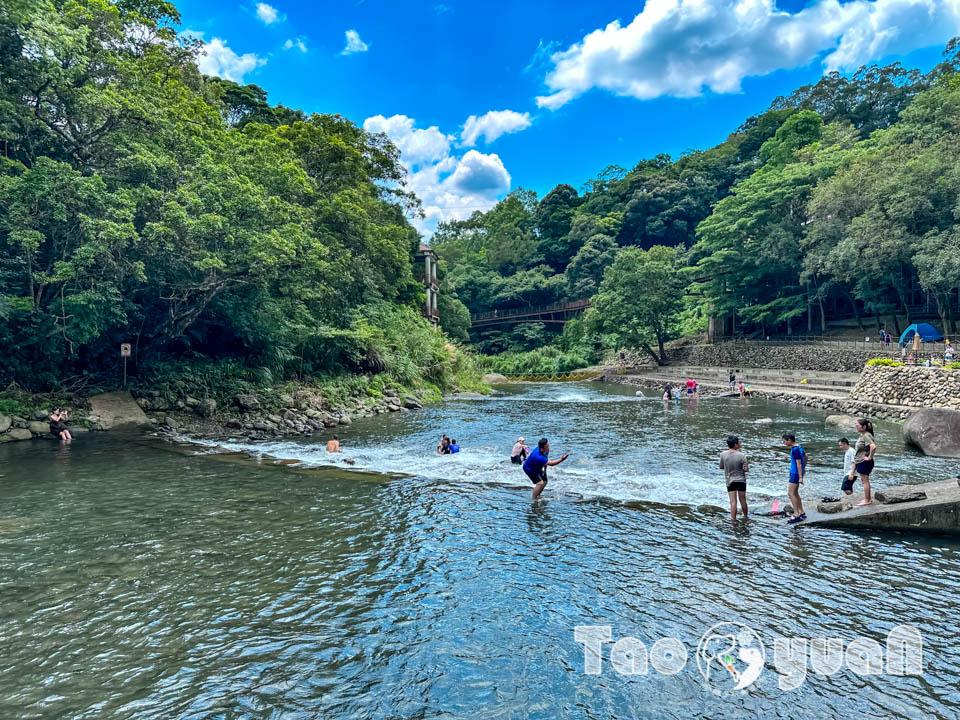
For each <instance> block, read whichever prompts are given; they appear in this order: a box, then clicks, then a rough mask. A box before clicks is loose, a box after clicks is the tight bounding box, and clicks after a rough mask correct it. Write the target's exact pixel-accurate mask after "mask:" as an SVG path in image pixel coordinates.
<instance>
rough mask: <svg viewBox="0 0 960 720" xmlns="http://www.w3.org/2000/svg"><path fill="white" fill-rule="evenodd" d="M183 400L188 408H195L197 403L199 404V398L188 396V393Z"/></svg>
mask: <svg viewBox="0 0 960 720" xmlns="http://www.w3.org/2000/svg"><path fill="white" fill-rule="evenodd" d="M183 402H184V403H185V404H186V406H187V407H188V408H195V407H197V406H198V405H200V401H199V400H197V399H196V398H195V397H190V396H189V395H187V397H186V399H185V400H184V401H183Z"/></svg>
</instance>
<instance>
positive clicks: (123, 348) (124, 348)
mask: <svg viewBox="0 0 960 720" xmlns="http://www.w3.org/2000/svg"><path fill="white" fill-rule="evenodd" d="M120 357H122V358H123V387H126V386H127V358H128V357H130V343H120Z"/></svg>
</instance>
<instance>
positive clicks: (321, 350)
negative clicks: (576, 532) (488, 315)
mask: <svg viewBox="0 0 960 720" xmlns="http://www.w3.org/2000/svg"><path fill="white" fill-rule="evenodd" d="M178 22H179V17H178V15H177V11H176V9H175V7H174V6H173V5H172V4H170V3H168V2H163V1H161V0H138V1H137V2H109V1H108V0H73V1H71V2H65V1H64V0H45V1H39V2H30V3H27V2H21V1H17V0H15V1H14V2H9V3H5V10H4V11H3V12H0V63H2V67H3V82H2V83H0V148H2V157H0V248H2V250H0V346H2V347H3V348H4V352H3V353H2V355H0V383H2V386H7V385H8V384H9V383H11V382H12V383H16V385H17V386H19V387H21V388H25V389H30V390H34V391H50V390H57V389H60V390H62V389H68V390H77V391H82V390H88V389H92V388H96V387H110V388H114V387H117V386H118V385H119V384H120V380H121V377H122V373H123V361H122V360H121V357H120V344H121V343H130V345H131V351H132V354H131V358H130V361H129V366H128V368H127V370H128V372H129V374H130V383H131V384H133V385H134V386H137V385H138V384H139V385H143V384H150V383H156V384H158V386H162V387H167V386H172V385H176V384H177V383H180V384H184V383H186V384H188V385H190V384H192V385H196V386H198V387H199V386H204V387H206V389H207V391H208V393H209V394H211V395H219V394H223V395H227V394H229V392H230V391H231V390H232V389H235V388H236V387H238V386H247V385H255V386H262V387H266V386H268V385H270V384H282V383H283V382H286V381H288V380H290V379H299V380H306V379H307V378H315V379H316V381H317V382H334V383H337V382H339V383H340V384H342V383H343V382H346V381H345V380H343V381H340V380H337V378H341V377H345V376H354V377H360V376H363V377H367V378H372V377H376V376H383V377H385V378H387V379H388V381H389V382H392V383H396V384H398V385H400V386H403V387H408V388H411V387H424V388H436V389H437V390H438V391H441V392H447V391H449V390H451V389H454V388H456V387H461V389H473V388H472V385H473V384H474V383H475V382H476V380H475V378H473V375H472V374H471V373H473V369H472V365H471V364H470V362H469V360H465V359H463V353H462V352H458V351H457V350H456V349H455V348H452V347H451V346H450V345H449V341H448V339H447V338H446V337H445V336H444V335H443V334H442V333H438V332H436V331H435V330H434V329H433V328H432V327H431V326H430V325H429V323H427V322H426V321H425V320H424V319H423V318H422V317H421V314H420V312H419V308H421V307H422V305H423V302H424V296H423V286H422V284H420V283H418V282H417V281H416V280H415V278H414V275H413V260H414V254H415V253H416V251H417V248H418V244H419V236H418V234H417V232H416V231H415V229H414V228H413V227H412V225H411V224H410V222H409V220H408V218H409V217H411V216H412V214H414V213H416V212H418V209H419V205H418V201H417V199H416V198H415V197H413V196H412V195H411V194H410V193H408V192H406V190H405V189H404V179H405V171H404V169H403V167H402V165H401V164H400V161H399V153H398V151H397V149H396V148H395V147H394V146H393V145H392V144H391V143H390V142H389V141H388V140H387V138H386V137H385V136H383V135H377V134H370V133H367V132H365V131H364V130H362V129H361V128H359V127H357V126H356V125H355V124H354V123H352V122H350V121H349V120H347V119H345V118H343V117H341V116H339V115H309V116H308V115H306V114H304V113H303V112H300V111H298V110H293V109H289V108H284V107H282V106H278V107H271V106H270V105H269V104H268V102H267V98H266V94H265V93H264V92H263V91H262V90H260V88H257V87H256V86H249V85H248V86H239V85H237V84H235V83H232V82H229V81H226V80H221V79H219V78H211V77H206V76H204V75H202V74H201V73H200V72H199V70H198V69H197V65H196V61H195V59H196V56H197V53H198V51H199V44H198V42H197V41H196V40H194V39H190V38H188V37H185V36H182V35H178V34H177V33H176V31H175V30H174V26H175V25H176V24H177V23H178ZM444 310H445V314H446V315H447V316H448V317H450V318H451V322H452V323H454V324H455V320H456V319H457V318H459V320H460V322H461V325H462V323H463V316H464V314H465V309H464V308H463V306H462V305H461V304H460V303H459V302H457V301H456V300H455V299H453V298H452V297H447V298H445V301H444ZM458 334H459V335H461V336H462V335H463V328H462V327H461V328H459V330H458ZM348 384H349V383H348ZM191 387H192V386H191Z"/></svg>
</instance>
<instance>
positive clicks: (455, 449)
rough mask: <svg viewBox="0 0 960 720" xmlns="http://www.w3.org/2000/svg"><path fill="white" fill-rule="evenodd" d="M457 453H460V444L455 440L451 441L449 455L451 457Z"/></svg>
mask: <svg viewBox="0 0 960 720" xmlns="http://www.w3.org/2000/svg"><path fill="white" fill-rule="evenodd" d="M458 452H460V443H458V442H457V441H456V439H453V440H451V441H450V454H451V455H453V454H454V453H458Z"/></svg>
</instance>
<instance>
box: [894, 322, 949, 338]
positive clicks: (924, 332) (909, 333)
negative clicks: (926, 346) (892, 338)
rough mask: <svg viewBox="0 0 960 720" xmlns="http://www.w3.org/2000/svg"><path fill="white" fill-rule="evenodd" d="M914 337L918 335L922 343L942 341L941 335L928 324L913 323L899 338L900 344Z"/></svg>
mask: <svg viewBox="0 0 960 720" xmlns="http://www.w3.org/2000/svg"><path fill="white" fill-rule="evenodd" d="M914 335H919V336H920V339H921V340H923V341H924V342H939V341H940V340H943V335H941V334H940V332H939V331H938V330H937V329H936V328H935V327H934V326H933V325H931V324H930V323H914V324H913V325H911V326H910V327H908V328H907V329H906V330H904V331H903V335H901V336H900V342H904V341H906V340H910V339H911V338H913V336H914Z"/></svg>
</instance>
